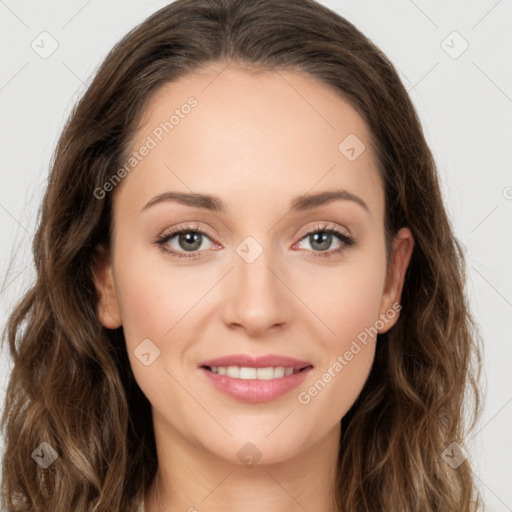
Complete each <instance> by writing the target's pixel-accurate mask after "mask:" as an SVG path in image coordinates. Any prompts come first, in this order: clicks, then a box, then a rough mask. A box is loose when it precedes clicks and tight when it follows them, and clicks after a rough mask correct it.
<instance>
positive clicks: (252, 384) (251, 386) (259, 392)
mask: <svg viewBox="0 0 512 512" xmlns="http://www.w3.org/2000/svg"><path fill="white" fill-rule="evenodd" d="M199 369H200V370H201V371H202V372H203V374H204V375H206V377H207V378H208V380H209V381H210V382H211V383H212V384H213V385H214V386H215V387H216V388H217V389H218V390H219V391H221V392H222V393H224V394H225V395H228V396H230V397H232V398H235V399H237V400H240V401H242V402H249V403H260V402H269V401H271V400H275V399H276V398H279V397H281V396H283V395H285V394H286V393H289V392H290V391H291V390H292V389H295V388H296V387H298V386H300V385H301V384H302V383H303V382H304V379H305V378H306V376H307V375H308V373H309V371H310V370H312V369H313V368H312V367H311V366H309V367H307V368H306V369H304V370H302V371H301V372H298V373H294V374H292V375H288V376H287V377H280V378H278V379H271V380H259V379H235V378H233V377H228V376H227V375H219V374H218V373H213V372H211V371H210V370H207V369H206V368H199Z"/></svg>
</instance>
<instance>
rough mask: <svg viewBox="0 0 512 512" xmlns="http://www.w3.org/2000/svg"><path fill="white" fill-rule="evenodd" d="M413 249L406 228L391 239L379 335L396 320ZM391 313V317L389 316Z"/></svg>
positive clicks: (412, 241) (411, 239)
mask: <svg viewBox="0 0 512 512" xmlns="http://www.w3.org/2000/svg"><path fill="white" fill-rule="evenodd" d="M413 249H414V238H413V236H412V233H411V231H410V230H409V229H408V228H402V229H400V230H399V231H398V233H397V234H396V235H395V238H394V239H393V249H392V254H391V261H390V263H389V267H388V272H387V275H386V283H385V285H384V291H383V294H382V299H381V304H380V310H379V313H380V318H381V319H383V318H385V319H386V321H385V322H384V324H385V326H384V327H383V328H382V329H379V334H382V333H385V332H386V331H388V330H389V329H391V327H393V325H395V323H396V321H397V320H398V316H399V315H398V314H396V313H397V312H398V311H399V309H397V307H398V305H399V304H400V298H401V296H402V289H403V286H404V280H405V273H406V271H407V267H408V265H409V261H410V259H411V255H412V251H413ZM390 311H393V315H390V313H389V312H390ZM386 313H387V314H386Z"/></svg>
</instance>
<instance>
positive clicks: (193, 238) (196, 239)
mask: <svg viewBox="0 0 512 512" xmlns="http://www.w3.org/2000/svg"><path fill="white" fill-rule="evenodd" d="M201 237H202V235H201V233H194V232H192V231H187V232H186V233H182V234H180V236H179V239H178V242H179V244H180V247H181V248H182V249H184V250H185V251H195V250H197V249H199V247H201ZM183 243H186V244H188V243H191V244H193V247H187V246H186V245H185V246H183Z"/></svg>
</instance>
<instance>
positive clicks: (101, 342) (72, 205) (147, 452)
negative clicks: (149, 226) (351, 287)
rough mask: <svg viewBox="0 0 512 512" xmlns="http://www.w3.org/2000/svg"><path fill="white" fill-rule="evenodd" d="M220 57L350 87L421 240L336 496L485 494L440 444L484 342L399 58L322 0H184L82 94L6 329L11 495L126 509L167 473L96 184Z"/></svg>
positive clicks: (396, 214)
mask: <svg viewBox="0 0 512 512" xmlns="http://www.w3.org/2000/svg"><path fill="white" fill-rule="evenodd" d="M209 63H214V64H219V65H220V66H227V65H233V66H239V67H243V68H246V69H248V68H253V69H262V70H270V71H280V70H293V71H297V72H302V73H307V74H309V75H310V76H312V77H314V78H316V79H318V80H319V81H321V82H322V83H324V84H326V85H327V86H329V87H331V88H332V89H333V90H334V91H335V92H336V93H337V94H339V95H340V96H342V97H343V98H344V99H346V100H348V101H349V102H350V103H351V105H352V106H353V107H354V108H355V109H356V110H357V111H358V112H359V113H360V115H361V116H362V117H363V118H364V119H365V121H366V123H367V125H368V127H369V129H370V133H371V136H372V141H373V145H374V147H375V151H376V153H377V157H378V161H379V164H380V169H379V170H380V173H381V174H382V177H383V179H384V184H385V200H386V219H385V221H386V237H387V243H388V247H389V244H390V242H391V240H392V237H393V235H394V234H395V233H396V232H397V231H398V229H399V228H401V227H403V226H407V227H409V229H410V230H411V231H412V234H413V237H414V239H415V248H414V251H413V254H412V258H411V262H410V265H409V268H408V271H407V274H406V279H405V284H404V290H403V293H402V311H401V316H400V318H399V320H398V322H397V324H396V325H395V326H394V327H393V328H392V329H391V330H390V331H388V332H387V333H385V334H382V335H379V342H378V343H377V345H376V354H375V360H374V364H373V367H372V370H371V373H370V375H369V378H368V380H367V382H366V384H365V386H364V388H363V390H362V392H361V394H360V395H359V396H358V398H357V400H356V402H355V403H354V404H353V406H352V407H351V409H350V410H349V411H348V413H347V414H346V415H345V416H344V417H343V419H342V420H341V422H342V427H341V439H340V449H339V457H338V469H337V476H336V503H337V506H338V508H340V509H341V510H343V512H363V511H369V510H370V511H377V510H389V511H397V510H401V511H403V512H406V511H409V512H412V511H415V512H417V511H424V512H427V511H432V512H433V511H436V512H448V511H467V510H469V509H471V508H474V509H476V508H477V507H478V505H479V503H480V500H479V496H478V491H477V488H476V485H475V482H474V479H473V474H472V470H471V466H470V460H469V459H467V460H465V461H464V462H463V463H462V464H460V465H457V467H453V465H451V464H448V463H447V462H446V461H445V459H446V458H445V457H443V452H444V451H445V450H446V449H447V448H448V447H450V445H451V443H458V444H459V445H463V444H464V439H465V436H466V435H467V433H468V432H469V431H470V430H471V429H473V428H474V426H475V424H476V422H477V419H478V417H479V415H480V414H481V390H480V389H479V384H478V381H479V378H480V372H481V357H482V356H481V347H480V342H481V340H480V336H479V335H478V330H477V328H476V324H475V322H474V320H473V319H472V317H471V314H470V312H469V309H468V303H467V298H466V297H465V263H464V258H463V253H462V250H461V246H460V245H459V243H458V242H457V240H456V238H455V237H454V235H453V231H452V228H451V226H450V222H449V219H448V218H447V214H446V211H445V208H444V205H443V200H442V195H441V192H440V187H439V183H438V176H437V170H436V166H435V162H434V159H433V157H432V153H431V151H430V149H429V147H428V146H427V143H426V141H425V137H424V134H423V132H422V128H421V125H420V122H419V119H418V116H417V113H416V111H415V108H414V106H413V104H412V102H411V100H410V98H409V97H408V95H407V92H406V90H405V88H404V86H403V85H402V83H401V81H400V79H399V77H398V74H397V72H396V70H395V69H394V67H393V65H392V64H391V63H390V62H389V60H388V59H387V58H386V57H385V56H384V55H383V53H382V52H381V51H380V50H379V49H378V48H377V47H376V46H375V45H374V44H372V43H371V42H370V40H369V39H367V38H366V37H365V36H364V35H363V34H362V33H361V32H359V31H358V30H357V29H356V28H355V27H354V26H353V25H352V24H351V23H349V22H348V21H347V20H345V19H344V18H342V17H341V16H339V15H338V14H336V13H334V12H333V11H331V10H329V9H328V8H326V7H324V6H322V5H320V4H318V3H316V2H314V1H313V0H295V1H293V2H290V1H286V0H177V1H175V2H174V3H172V4H170V5H168V6H166V7H164V8H163V9H161V10H159V11H158V12H156V13H155V14H153V15H152V16H151V17H149V18H148V19H147V20H146V21H145V22H143V23H142V24H141V25H139V26H138V27H136V28H135V29H133V30H132V31H131V32H130V33H128V34H127V35H126V36H125V37H124V38H123V39H122V40H121V41H120V42H119V43H118V44H117V45H116V46H115V47H114V48H113V50H112V51H111V52H110V53H109V54H108V56H107V58H106V59H105V61H104V62H103V64H102V65H101V67H100V68H99V70H98V72H97V73H96V76H95V78H94V80H93V81H92V82H91V84H90V86H89V87H88V88H87V90H86V92H85V94H84V95H83V97H82V98H81V99H80V101H79V102H78V103H77V105H76V107H75V109H74V110H73V112H72V113H71V115H70V117H69V120H68V122H67V124H66V126H65V128H64V130H63V133H62V135H61V137H60V140H59V142H58V146H57V148H56V151H55V154H54V157H53V161H52V168H51V172H50V176H49V180H48V186H47V189H46V192H45V196H44V200H43V204H42V208H41V211H40V216H39V219H38V229H37V232H36V235H35V238H34V242H33V253H34V260H35V268H36V276H37V277H36V281H35V283H34V284H33V286H32V287H31V288H30V289H29V290H28V292H27V293H26V294H25V295H24V297H23V298H22V300H21V301H20V302H19V304H18V305H17V307H16V308H15V309H14V311H13V312H12V313H11V315H10V317H9V320H8V324H7V327H6V330H5V332H4V340H5V339H8V342H9V346H10V351H11V354H12V358H13V363H14V365H13V370H12V374H11V376H10V381H9V385H8V389H7V394H6V402H5V411H4V414H3V419H2V427H3V428H4V430H5V441H6V451H5V455H4V458H3V487H2V490H3V500H4V504H5V505H6V506H7V508H8V510H9V511H12V512H18V511H20V512H21V511H51V512H64V511H66V512H68V511H69V510H73V511H75V512H82V511H83V512H85V511H97V512H103V511H112V512H113V511H116V512H120V511H123V512H125V511H128V512H130V511H135V510H136V507H137V505H138V503H139V501H140V499H141V497H142V495H143V493H145V492H146V490H147V489H148V488H149V486H150V484H151V483H152V481H153V478H154V476H155V472H156V469H157V459H156V447H155V440H154V435H153V425H152V420H151V410H150V404H149V402H148V400H147V399H146V397H145V396H144V395H143V394H142V392H141V390H140V389H139V387H138V385H137V384H136V382H135V380H134V377H133V375H132V372H131V368H130V364H129V361H128V357H127V354H126V347H125V342H124V335H123V331H122V328H119V329H115V330H108V329H105V328H103V326H102V325H101V324H100V322H99V320H98V318H97V314H96V308H97V302H98V297H97V294H96V291H95V287H94V283H93V278H92V265H93V262H94V249H95V247H96V246H97V245H98V244H103V245H105V246H107V247H108V246H109V239H110V228H111V221H112V218H111V203H112V198H111V196H112V194H109V193H107V194H102V197H101V198H100V199H98V198H97V194H96V195H95V193H94V191H95V190H97V188H98V187H101V186H102V185H103V184H104V183H106V182H108V181H109V180H110V179H112V176H113V175H114V174H115V173H116V172H117V171H118V170H119V168H120V167H121V165H122V162H123V161H124V160H123V158H124V154H125V152H126V151H127V147H128V144H129V142H130V140H131V137H132V136H133V134H134V133H135V131H136V128H137V123H138V120H140V119H141V115H142V113H143V112H144V108H145V106H146V105H147V102H148V100H149V98H150V97H151V96H152V94H153V93H154V92H155V91H156V90H157V89H158V88H159V87H160V86H162V85H163V84H165V83H166V82H170V81H173V80H176V79H178V78H179V77H181V76H184V75H186V74H188V73H192V72H193V71H195V70H199V69H200V68H201V67H202V66H205V65H207V64H209ZM466 392H468V397H470V398H472V400H471V401H470V400H467V401H465V393H466ZM466 419H469V422H468V424H466V423H465V420H466ZM43 442H45V443H48V445H50V446H51V447H52V448H53V449H54V450H55V451H56V453H57V454H58V459H57V460H56V461H55V462H54V463H53V464H51V465H49V466H48V467H47V468H46V469H43V468H42V467H40V465H39V464H36V463H35V462H34V460H35V459H34V458H33V457H32V454H33V452H34V450H36V449H37V448H38V447H39V446H40V445H41V443H43ZM45 446H46V445H45ZM39 449H41V450H42V448H39ZM41 453H43V452H41ZM451 453H452V454H453V451H452V452H451Z"/></svg>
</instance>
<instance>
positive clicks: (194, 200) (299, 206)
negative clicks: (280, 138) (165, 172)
mask: <svg viewBox="0 0 512 512" xmlns="http://www.w3.org/2000/svg"><path fill="white" fill-rule="evenodd" d="M333 201H352V202H354V203H356V204H358V205H359V206H361V207H362V208H364V209H365V210H366V211H367V212H368V213H369V212H370V209H369V208H368V205H367V204H366V203H365V202H364V201H363V200H362V199H361V198H360V197H359V196H357V195H355V194H353V193H352V192H348V191H347V190H343V189H338V190H329V191H325V192H318V193H316V194H304V195H302V196H298V197H295V198H293V199H292V201H291V203H290V210H291V211H293V212H302V211H306V210H311V209H313V208H316V207H318V206H323V205H325V204H328V203H332V202H333ZM166 202H175V203H179V204H183V205H185V206H191V207H193V208H202V209H205V210H210V211H212V212H225V211H226V207H225V205H224V203H223V201H222V200H221V199H220V198H218V197H215V196H212V195H209V194H199V193H188V192H165V193H163V194H160V195H158V196H155V197H153V198H152V199H151V200H150V201H148V202H147V203H146V205H145V206H144V207H143V208H142V210H141V212H143V211H145V210H147V209H148V208H151V207H152V206H155V205H157V204H160V203H166Z"/></svg>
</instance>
